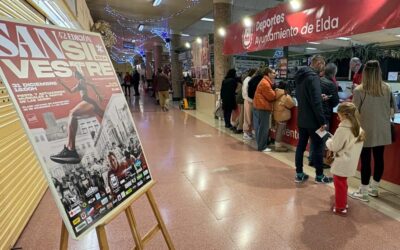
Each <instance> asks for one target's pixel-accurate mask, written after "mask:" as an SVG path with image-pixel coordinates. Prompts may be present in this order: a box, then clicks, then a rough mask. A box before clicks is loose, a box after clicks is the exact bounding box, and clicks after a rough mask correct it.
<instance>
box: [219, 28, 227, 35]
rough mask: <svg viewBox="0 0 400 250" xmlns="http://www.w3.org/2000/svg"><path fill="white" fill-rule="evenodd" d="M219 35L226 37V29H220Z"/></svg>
mask: <svg viewBox="0 0 400 250" xmlns="http://www.w3.org/2000/svg"><path fill="white" fill-rule="evenodd" d="M218 35H220V36H222V37H224V36H225V35H226V30H225V28H224V27H220V28H219V29H218Z"/></svg>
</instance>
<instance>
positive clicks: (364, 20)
mask: <svg viewBox="0 0 400 250" xmlns="http://www.w3.org/2000/svg"><path fill="white" fill-rule="evenodd" d="M301 4H302V7H301V9H300V10H297V11H294V10H293V9H292V8H291V5H290V4H289V3H285V4H280V5H278V6H277V7H275V8H271V9H266V10H265V11H263V12H261V13H259V14H257V15H255V16H253V17H252V20H253V23H252V25H251V26H250V27H244V26H243V24H242V22H238V23H234V24H232V25H230V26H229V28H228V31H227V36H226V38H225V41H224V49H223V52H224V54H241V53H245V52H251V51H259V50H265V49H272V48H277V47H283V46H288V45H297V44H304V43H307V42H312V41H319V40H325V39H330V38H336V37H340V36H350V35H355V34H361V33H367V32H372V31H377V30H382V29H390V28H396V27H400V8H399V7H398V5H399V1H398V0H335V1H322V0H307V1H301Z"/></svg>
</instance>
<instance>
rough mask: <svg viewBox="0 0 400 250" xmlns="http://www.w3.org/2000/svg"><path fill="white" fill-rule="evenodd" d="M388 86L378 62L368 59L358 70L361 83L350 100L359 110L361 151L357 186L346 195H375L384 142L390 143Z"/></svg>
mask: <svg viewBox="0 0 400 250" xmlns="http://www.w3.org/2000/svg"><path fill="white" fill-rule="evenodd" d="M391 98H393V97H392V92H391V89H390V86H389V85H388V84H387V83H385V82H383V81H382V71H381V68H380V66H379V62H378V61H376V60H371V61H368V62H367V63H366V64H365V67H364V70H363V73H362V82H361V85H359V86H357V87H356V88H355V90H354V96H353V103H354V104H355V105H356V107H357V108H358V109H359V111H360V114H361V119H360V120H361V127H362V128H363V129H364V131H365V135H366V138H365V142H364V146H363V149H362V151H361V186H360V189H359V190H358V191H357V192H354V193H352V194H351V195H350V196H351V197H352V198H354V199H358V200H361V201H365V202H368V201H369V197H368V195H370V196H373V197H377V196H378V195H379V194H378V187H379V182H380V180H381V178H382V175H383V170H384V159H383V154H384V151H385V145H389V144H391V143H392V139H391V130H390V116H391V108H392V107H393V108H394V109H395V107H394V105H393V104H392V102H391V100H393V99H391ZM371 153H372V155H373V157H374V175H373V180H372V182H371V185H370V186H369V184H370V177H371Z"/></svg>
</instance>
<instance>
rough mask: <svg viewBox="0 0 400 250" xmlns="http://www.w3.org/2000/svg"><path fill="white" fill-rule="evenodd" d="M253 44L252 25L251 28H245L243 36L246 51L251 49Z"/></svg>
mask: <svg viewBox="0 0 400 250" xmlns="http://www.w3.org/2000/svg"><path fill="white" fill-rule="evenodd" d="M252 43H253V25H251V26H250V27H245V28H244V31H243V34H242V44H243V48H245V49H248V48H250V46H251V44H252Z"/></svg>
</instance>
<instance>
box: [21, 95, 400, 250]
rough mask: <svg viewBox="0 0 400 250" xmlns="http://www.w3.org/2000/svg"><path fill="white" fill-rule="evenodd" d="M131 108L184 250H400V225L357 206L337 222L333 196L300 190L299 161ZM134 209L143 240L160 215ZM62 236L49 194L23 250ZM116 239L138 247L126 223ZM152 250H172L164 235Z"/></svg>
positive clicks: (88, 244)
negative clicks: (296, 172)
mask: <svg viewBox="0 0 400 250" xmlns="http://www.w3.org/2000/svg"><path fill="white" fill-rule="evenodd" d="M129 101H130V103H131V104H132V114H133V117H134V120H135V123H136V126H137V130H138V132H139V135H140V138H141V141H142V144H143V148H144V150H145V152H146V157H147V160H148V162H149V166H150V169H151V172H152V175H153V177H154V179H155V180H157V182H158V183H157V184H156V186H155V187H154V188H153V193H154V195H155V198H156V201H157V203H158V205H159V208H160V210H161V214H162V216H163V218H164V221H165V223H166V225H167V228H168V230H169V232H170V234H171V237H172V240H173V241H174V244H175V247H176V249H184V250H186V249H190V250H191V249H398V248H399V247H398V246H399V243H400V240H399V237H398V232H400V224H399V222H398V221H397V220H395V219H393V218H390V217H388V216H386V215H384V214H382V213H381V212H379V211H377V210H376V209H373V208H370V207H368V206H366V205H365V204H361V203H360V202H356V201H353V200H349V205H350V210H349V215H348V217H347V218H343V217H339V216H336V215H333V214H332V213H331V212H330V211H329V209H330V206H331V199H332V198H333V194H334V192H333V189H332V188H331V187H330V186H323V185H316V184H313V182H311V181H310V182H308V183H305V184H304V185H300V186H296V184H295V183H294V182H293V175H294V170H293V168H292V167H291V166H289V165H290V159H287V160H284V159H283V160H282V159H279V160H278V159H277V158H276V157H273V156H274V155H273V154H263V153H260V152H257V151H255V150H254V149H252V147H251V146H249V145H247V144H245V143H243V142H242V141H241V140H237V139H236V138H234V137H232V136H230V135H228V134H227V133H225V132H224V131H223V130H220V129H216V128H214V127H213V126H210V125H208V124H206V123H205V122H203V121H201V120H199V119H196V118H194V117H193V116H191V115H189V114H188V113H185V112H182V111H180V110H177V109H171V110H170V111H169V112H162V111H161V109H160V108H159V107H158V106H156V105H154V99H151V98H148V97H140V98H133V99H132V100H129ZM278 158H279V157H278ZM288 158H290V156H288ZM286 163H288V164H289V165H287V164H286ZM132 207H133V210H134V213H135V216H136V219H137V223H138V226H139V231H140V233H141V234H142V235H143V234H144V233H145V232H147V231H148V230H149V229H150V228H151V227H152V226H153V225H154V223H155V219H154V217H153V215H152V212H151V209H150V206H149V204H148V202H147V199H146V198H145V197H142V198H141V199H139V200H138V201H137V202H136V203H134V204H133V205H132ZM60 228H61V218H60V216H59V214H58V212H57V209H56V206H55V203H54V202H53V200H52V197H51V196H50V193H49V192H47V193H46V195H45V196H44V197H43V199H42V201H41V202H40V204H39V207H38V208H37V210H36V211H35V213H34V215H33V217H32V219H31V221H30V222H29V224H28V225H27V227H26V229H25V231H24V232H23V234H22V235H21V237H20V239H19V241H18V242H17V244H16V245H15V247H21V248H22V249H58V244H59V235H60ZM106 231H107V236H108V240H109V244H110V248H111V249H132V247H133V246H134V242H133V239H132V237H131V236H130V230H129V226H128V224H127V221H126V218H125V215H124V214H121V215H120V216H119V217H118V218H117V219H116V220H114V221H113V222H112V223H110V224H109V225H107V226H106ZM69 249H98V244H97V238H96V234H95V233H94V232H92V233H90V234H89V235H88V236H87V237H85V238H84V239H82V240H81V241H73V240H70V245H69ZM146 249H167V246H166V244H165V243H164V241H163V238H162V235H161V233H158V234H157V236H156V237H155V238H154V239H153V240H152V241H150V243H149V244H148V245H147V246H146Z"/></svg>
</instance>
